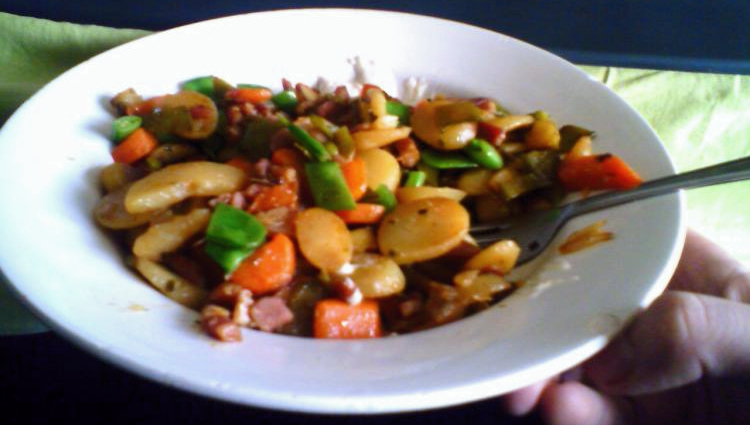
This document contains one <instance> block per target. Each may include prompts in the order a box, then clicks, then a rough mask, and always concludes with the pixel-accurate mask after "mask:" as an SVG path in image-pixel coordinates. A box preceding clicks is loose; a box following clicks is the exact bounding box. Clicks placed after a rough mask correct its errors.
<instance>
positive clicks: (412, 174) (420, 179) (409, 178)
mask: <svg viewBox="0 0 750 425" xmlns="http://www.w3.org/2000/svg"><path fill="white" fill-rule="evenodd" d="M425 180H427V173H425V172H424V171H409V172H408V173H407V174H406V181H405V182H404V187H419V186H422V185H424V182H425Z"/></svg>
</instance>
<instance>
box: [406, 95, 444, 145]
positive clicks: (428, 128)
mask: <svg viewBox="0 0 750 425" xmlns="http://www.w3.org/2000/svg"><path fill="white" fill-rule="evenodd" d="M451 103H452V102H451V101H449V100H433V101H428V100H422V101H421V102H419V103H417V105H416V106H415V107H414V110H413V111H412V114H411V117H410V118H409V123H410V124H411V126H412V130H413V131H414V135H415V136H417V137H418V138H419V139H420V140H422V141H424V142H425V143H427V144H428V145H430V146H433V147H436V148H439V147H440V130H441V127H440V125H439V124H438V122H437V116H436V113H435V109H436V108H437V107H440V106H443V105H450V104H451Z"/></svg>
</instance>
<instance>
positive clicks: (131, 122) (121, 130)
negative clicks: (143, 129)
mask: <svg viewBox="0 0 750 425" xmlns="http://www.w3.org/2000/svg"><path fill="white" fill-rule="evenodd" d="M141 123H143V119H142V118H141V117H139V116H136V115H125V116H122V117H120V118H117V119H116V120H114V121H113V122H112V140H114V141H115V142H121V141H122V140H123V139H125V138H126V137H128V136H129V135H130V133H132V132H134V131H135V130H137V129H138V128H139V127H140V126H141Z"/></svg>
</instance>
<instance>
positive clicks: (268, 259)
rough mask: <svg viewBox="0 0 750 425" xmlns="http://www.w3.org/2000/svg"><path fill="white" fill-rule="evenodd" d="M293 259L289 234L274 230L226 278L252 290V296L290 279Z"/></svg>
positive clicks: (272, 289) (292, 246) (284, 283)
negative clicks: (268, 239)
mask: <svg viewBox="0 0 750 425" xmlns="http://www.w3.org/2000/svg"><path fill="white" fill-rule="evenodd" d="M295 266H296V259H295V253H294V243H293V242H292V240H291V239H289V236H286V235H284V234H283V233H277V234H276V235H274V237H273V238H272V239H271V240H270V241H268V242H266V243H265V244H263V245H261V246H260V247H259V248H258V249H256V250H255V252H253V253H252V254H251V255H250V256H249V257H247V258H245V259H244V260H243V261H242V263H240V265H239V266H238V267H237V269H236V270H235V271H234V272H233V273H232V275H231V276H229V281H230V282H234V283H236V284H238V285H241V286H242V287H244V288H247V289H249V290H250V291H252V293H253V294H254V295H263V294H268V293H270V292H274V291H276V290H277V289H280V288H281V287H283V286H285V285H286V284H288V283H289V282H291V281H292V278H293V277H294V270H295Z"/></svg>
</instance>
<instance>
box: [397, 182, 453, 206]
mask: <svg viewBox="0 0 750 425" xmlns="http://www.w3.org/2000/svg"><path fill="white" fill-rule="evenodd" d="M465 197H466V192H464V191H463V190H460V189H456V188H453V187H447V186H441V187H435V186H419V187H400V188H398V189H396V199H398V201H399V202H400V203H402V204H405V203H407V202H412V201H416V200H418V199H425V198H448V199H453V200H454V201H459V202H460V201H461V200H462V199H464V198H465Z"/></svg>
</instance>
